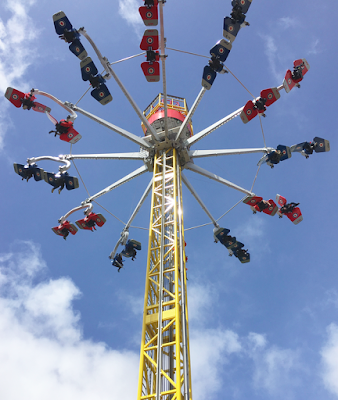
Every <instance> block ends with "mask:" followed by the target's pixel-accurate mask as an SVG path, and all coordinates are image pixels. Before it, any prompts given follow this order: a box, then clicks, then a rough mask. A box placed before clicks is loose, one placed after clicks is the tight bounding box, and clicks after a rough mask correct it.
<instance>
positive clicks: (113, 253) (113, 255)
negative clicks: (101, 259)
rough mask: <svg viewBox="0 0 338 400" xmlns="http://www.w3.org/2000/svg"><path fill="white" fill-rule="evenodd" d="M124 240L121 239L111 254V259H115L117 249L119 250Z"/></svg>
mask: <svg viewBox="0 0 338 400" xmlns="http://www.w3.org/2000/svg"><path fill="white" fill-rule="evenodd" d="M122 240H123V238H122V237H120V239H119V240H118V241H117V243H116V245H115V247H114V250H113V251H112V252H111V253H110V254H109V258H110V259H111V260H112V259H113V258H114V257H115V254H116V252H117V249H118V248H119V245H120V244H121V243H122Z"/></svg>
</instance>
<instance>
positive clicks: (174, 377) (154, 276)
mask: <svg viewBox="0 0 338 400" xmlns="http://www.w3.org/2000/svg"><path fill="white" fill-rule="evenodd" d="M159 99H160V97H159ZM155 100H156V99H155ZM155 100H154V101H155ZM183 100H184V99H183ZM184 108H185V110H184V111H186V105H185V100H184ZM156 111H157V118H155V120H156V121H159V120H161V117H162V115H161V114H160V113H161V110H158V109H157V110H156ZM155 114H156V112H155ZM182 114H183V113H182ZM152 115H154V113H153V112H151V113H149V114H148V115H147V118H149V117H151V116H152ZM184 115H186V114H184ZM168 120H169V121H170V117H169V118H168ZM176 122H177V121H176ZM176 122H175V123H176ZM184 244H185V242H184V226H183V212H182V189H181V168H180V165H179V157H178V154H177V151H176V149H175V148H173V147H169V148H166V149H163V150H160V151H158V152H157V154H156V155H155V157H154V172H153V188H152V201H151V216H150V226H149V247H148V262H147V274H146V286H145V299H144V314H143V326H142V341H141V354H140V372H139V386H138V397H137V398H138V400H141V399H144V400H146V399H147V400H148V399H149V400H152V399H156V400H160V399H161V400H167V399H168V400H169V399H170V400H176V399H177V400H181V399H182V398H184V399H185V400H189V399H192V395H191V376H190V353H189V329H188V310H187V291H186V269H185V261H186V260H185V251H184V247H185V246H184Z"/></svg>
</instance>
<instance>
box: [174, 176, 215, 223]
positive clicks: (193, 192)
mask: <svg viewBox="0 0 338 400" xmlns="http://www.w3.org/2000/svg"><path fill="white" fill-rule="evenodd" d="M181 176H182V181H183V182H184V184H185V186H186V187H187V188H188V189H189V191H190V192H191V194H192V195H193V196H194V197H195V199H196V200H197V202H198V204H199V205H200V206H201V207H202V209H203V210H204V211H205V213H206V214H207V216H208V217H209V218H210V219H211V221H212V223H213V224H214V226H215V228H219V225H218V223H217V222H216V220H215V218H214V217H213V216H212V215H211V214H210V212H209V210H208V209H207V207H206V206H205V204H204V203H203V201H202V200H201V198H200V197H199V195H198V194H197V193H196V191H195V189H194V188H193V187H192V186H191V184H190V182H189V181H188V179H187V177H186V176H185V175H184V174H183V172H182V173H181Z"/></svg>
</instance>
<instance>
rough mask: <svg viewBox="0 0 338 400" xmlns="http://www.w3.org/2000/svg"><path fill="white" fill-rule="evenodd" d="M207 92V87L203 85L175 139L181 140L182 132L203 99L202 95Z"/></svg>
mask: <svg viewBox="0 0 338 400" xmlns="http://www.w3.org/2000/svg"><path fill="white" fill-rule="evenodd" d="M205 92H206V88H204V87H202V89H201V91H200V92H199V94H198V96H197V98H196V100H195V102H194V104H193V105H192V107H191V109H190V110H189V112H188V115H187V116H186V117H185V120H184V121H183V123H182V125H181V126H180V130H179V131H178V132H177V135H176V138H175V140H179V138H180V136H181V134H182V132H183V131H184V129H185V128H186V126H187V125H188V123H189V121H190V120H191V118H192V116H193V115H194V113H195V111H196V108H197V106H198V105H199V103H200V101H201V100H202V97H203V96H204V93H205Z"/></svg>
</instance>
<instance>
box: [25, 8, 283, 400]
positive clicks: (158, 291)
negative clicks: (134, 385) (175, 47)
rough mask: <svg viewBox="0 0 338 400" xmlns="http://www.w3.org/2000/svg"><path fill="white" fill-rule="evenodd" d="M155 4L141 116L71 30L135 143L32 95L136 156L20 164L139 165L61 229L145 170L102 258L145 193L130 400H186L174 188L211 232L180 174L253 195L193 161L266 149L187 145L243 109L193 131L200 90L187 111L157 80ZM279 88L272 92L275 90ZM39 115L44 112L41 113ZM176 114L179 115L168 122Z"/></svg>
mask: <svg viewBox="0 0 338 400" xmlns="http://www.w3.org/2000/svg"><path fill="white" fill-rule="evenodd" d="M163 4H164V0H159V11H160V21H161V35H160V43H161V45H160V50H161V52H160V59H161V62H162V80H163V93H162V94H160V95H159V96H157V97H156V99H155V100H154V101H153V102H152V103H151V104H150V105H149V106H148V107H147V108H146V110H145V112H141V110H140V109H139V107H138V106H137V105H136V103H135V102H134V100H133V99H132V97H131V95H130V94H129V93H128V91H127V90H126V88H125V87H124V86H123V84H122V82H121V81H120V80H119V78H118V77H117V75H116V73H115V72H114V71H113V69H112V66H111V64H110V63H109V61H108V59H107V58H105V57H103V56H102V55H101V52H100V51H99V50H98V48H97V46H96V45H95V43H94V42H93V40H92V39H91V38H90V37H89V35H88V34H87V32H86V31H85V30H84V28H81V29H80V30H79V32H80V33H81V34H82V35H83V36H85V37H86V38H87V39H88V41H89V42H90V44H91V45H92V47H93V49H94V50H95V52H96V54H97V56H98V58H99V60H100V62H101V64H102V65H103V67H104V69H105V71H106V75H105V79H109V78H111V77H113V78H114V79H115V80H116V82H117V83H118V85H119V86H120V88H121V90H122V92H123V93H124V95H125V96H126V98H127V99H128V101H129V102H130V103H131V105H132V107H133V109H134V110H135V112H136V114H137V115H138V116H139V118H140V120H141V123H142V129H143V132H144V136H143V137H140V136H137V135H136V134H134V133H131V132H128V131H126V130H125V129H123V128H120V127H118V126H115V125H114V124H112V123H111V122H108V121H106V120H104V119H102V118H99V117H97V116H95V115H93V114H91V113H90V112H88V111H85V110H83V109H81V108H80V107H78V106H77V105H74V104H72V103H70V102H63V101H61V100H59V99H56V98H55V97H54V96H52V95H50V94H48V93H45V92H41V91H39V90H37V89H33V90H32V94H34V95H42V96H45V97H48V98H49V99H51V100H53V101H54V102H56V103H57V104H58V105H60V106H61V107H63V108H64V109H65V110H67V112H68V113H69V117H68V120H72V121H74V120H75V118H76V117H77V114H81V115H83V116H85V117H87V118H90V119H92V120H93V121H95V122H97V123H98V124H100V125H103V126H105V127H106V128H108V129H110V130H112V131H114V132H116V133H118V134H119V135H121V136H123V137H124V138H126V139H128V140H130V141H131V142H133V143H136V144H137V145H138V146H139V147H140V151H139V152H126V153H105V154H68V155H62V156H59V157H38V158H30V159H28V165H32V164H33V163H35V162H36V161H40V160H44V159H48V160H54V161H57V162H62V164H64V165H62V167H60V172H63V171H66V170H67V169H68V168H69V167H70V165H71V161H72V160H78V159H91V160H100V159H105V160H117V159H118V160H121V159H125V160H140V161H141V162H142V164H143V165H142V166H141V167H139V168H137V169H136V170H135V171H133V172H132V173H130V174H128V175H126V176H125V177H123V178H122V179H120V180H118V181H116V182H114V183H112V184H111V185H109V186H108V187H106V188H105V189H103V190H101V191H100V192H98V193H96V194H95V195H93V196H91V197H89V198H87V199H85V200H84V201H83V202H82V203H81V204H80V205H79V206H78V207H75V208H73V209H72V210H70V211H69V212H68V213H67V214H65V215H64V216H62V217H61V218H60V220H59V222H60V223H61V224H62V223H63V222H64V221H66V220H67V219H68V218H69V216H70V215H71V214H72V213H74V212H76V211H78V210H80V209H83V208H85V209H86V213H87V214H88V212H90V211H91V210H92V208H93V204H92V203H93V202H94V201H95V200H96V199H97V198H99V197H100V196H102V195H104V194H107V193H109V192H110V191H112V190H114V189H116V188H118V187H119V186H121V185H123V184H124V183H126V182H128V181H130V180H132V179H134V178H136V177H138V176H140V175H142V174H144V173H146V172H152V175H153V176H152V179H151V181H150V183H149V185H148V186H147V188H146V189H145V192H144V194H143V195H142V197H141V199H140V201H139V203H138V205H137V206H136V208H135V210H134V212H133V213H132V215H131V217H130V219H129V221H128V223H127V224H126V225H125V227H124V229H123V231H122V232H121V237H120V238H119V239H118V241H117V243H116V246H115V248H114V250H113V251H112V252H111V254H110V258H111V259H113V258H114V256H115V254H116V253H117V250H118V247H119V246H120V245H121V244H122V245H124V244H125V243H126V241H127V238H128V235H129V228H130V225H131V223H132V221H133V219H134V218H135V216H136V215H137V213H138V212H139V211H140V209H141V206H142V204H143V203H144V200H145V199H146V197H147V196H148V195H149V193H150V192H151V213H150V225H149V245H148V258H147V260H148V261H147V270H146V285H145V287H146V288H145V298H144V315H143V326H142V339H141V352H140V369H139V385H138V394H137V399H138V400H160V399H161V400H181V399H184V400H190V399H192V388H191V373H190V353H189V324H188V305H187V288H186V268H185V262H186V259H185V250H184V247H185V245H184V244H185V241H184V223H183V206H182V202H183V200H182V182H183V183H184V184H185V185H186V187H187V188H188V190H189V191H190V192H191V193H192V195H193V196H194V197H195V199H196V200H197V202H198V204H199V205H200V206H201V207H202V209H203V210H204V211H205V213H206V214H207V216H208V218H209V219H210V220H211V223H212V224H213V225H214V227H215V228H216V229H217V228H219V225H218V222H217V220H216V219H215V218H214V217H213V216H212V215H211V213H210V212H209V210H208V209H207V207H206V206H205V204H204V203H203V202H202V200H201V199H200V197H199V196H198V194H197V192H196V191H195V189H194V188H193V186H192V185H191V183H190V182H189V181H188V179H187V177H186V176H185V175H184V174H183V173H182V170H183V169H187V170H190V171H192V172H195V173H197V174H200V175H203V176H205V177H207V178H209V179H212V180H214V181H216V182H218V183H220V184H222V185H225V186H227V187H229V188H232V189H235V190H237V191H239V192H241V193H243V195H244V198H245V197H248V196H253V195H254V193H253V192H252V189H245V188H242V187H240V186H238V185H237V184H235V183H233V182H230V181H228V180H226V179H224V178H222V177H221V176H218V175H215V174H213V173H211V172H209V171H207V170H205V169H203V168H201V167H199V166H198V165H196V164H195V163H194V161H197V160H198V159H199V158H202V157H214V156H226V155H232V154H251V153H263V155H266V154H268V153H270V152H271V151H273V150H274V149H273V148H269V147H266V146H264V147H262V148H249V149H218V150H193V149H192V148H193V146H194V145H195V144H196V143H197V142H198V141H200V140H202V139H203V138H205V137H206V136H207V135H209V134H210V133H212V132H213V131H215V130H216V129H218V128H219V127H221V126H223V125H224V124H226V123H228V122H229V121H231V120H232V119H234V118H236V117H237V116H238V115H239V114H240V113H241V112H242V110H243V107H241V108H240V109H238V110H236V111H234V112H232V113H231V114H229V115H228V116H226V117H224V118H222V119H221V120H219V121H217V122H215V123H214V124H212V125H211V126H209V127H207V128H205V129H203V130H201V131H199V132H196V133H193V128H192V125H191V118H192V116H193V114H194V112H195V111H196V109H197V107H198V105H199V103H200V101H201V100H202V97H203V95H204V94H205V92H206V88H205V87H202V89H201V90H200V92H199V94H198V95H197V98H196V100H195V102H194V104H193V105H192V107H191V109H190V110H188V108H187V105H186V102H185V99H183V98H181V97H176V96H169V95H168V94H167V87H166V75H165V62H166V57H165V43H164V26H163ZM282 89H283V86H280V87H278V88H277V90H278V92H280V91H281V90H282ZM46 113H47V116H48V115H49V112H47V111H46ZM178 115H180V116H181V117H178V118H176V117H177V116H178Z"/></svg>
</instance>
